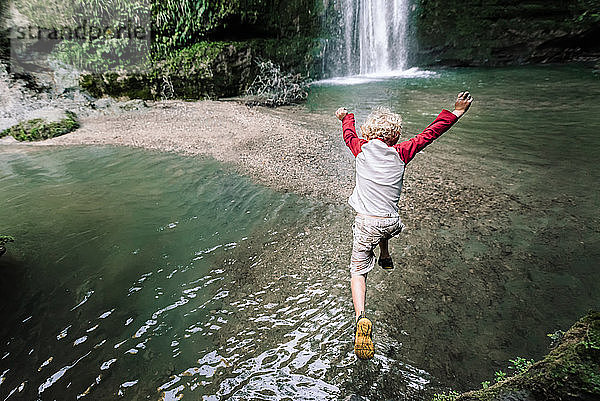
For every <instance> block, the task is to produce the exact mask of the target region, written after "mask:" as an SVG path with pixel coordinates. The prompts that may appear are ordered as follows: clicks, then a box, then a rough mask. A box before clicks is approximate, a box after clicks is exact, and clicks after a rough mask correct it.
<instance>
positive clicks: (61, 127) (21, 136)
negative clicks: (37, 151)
mask: <svg viewBox="0 0 600 401" xmlns="http://www.w3.org/2000/svg"><path fill="white" fill-rule="evenodd" d="M65 114H66V117H65V118H63V119H62V120H60V121H50V122H49V121H45V120H43V119H41V118H36V119H33V120H29V121H25V122H21V123H19V124H17V125H14V126H12V127H10V128H8V129H5V130H4V131H2V132H0V137H4V136H7V135H12V137H13V138H15V139H16V140H18V141H39V140H44V139H49V138H53V137H56V136H60V135H64V134H67V133H69V132H71V131H74V130H76V129H77V128H79V123H78V122H77V120H76V116H75V113H73V112H70V111H67V112H65Z"/></svg>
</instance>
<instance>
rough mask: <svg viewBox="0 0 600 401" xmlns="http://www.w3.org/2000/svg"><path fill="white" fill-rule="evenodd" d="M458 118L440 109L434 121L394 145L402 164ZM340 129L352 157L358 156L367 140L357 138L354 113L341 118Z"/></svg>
mask: <svg viewBox="0 0 600 401" xmlns="http://www.w3.org/2000/svg"><path fill="white" fill-rule="evenodd" d="M456 120H458V117H456V116H455V115H454V114H453V113H451V112H449V111H448V110H442V112H441V113H440V114H439V115H438V116H437V118H436V119H435V121H433V122H432V123H431V124H429V125H428V126H427V128H425V129H424V130H423V132H421V133H420V134H419V135H417V136H415V137H413V138H411V139H409V140H407V141H403V142H400V143H399V144H396V145H394V149H396V151H398V154H400V158H401V159H402V161H403V162H404V164H408V162H409V161H411V160H412V159H413V157H415V155H416V154H417V153H419V152H420V151H421V150H423V148H424V147H425V146H427V145H429V144H430V143H431V142H433V141H434V140H436V139H437V138H439V137H440V136H441V135H442V134H443V133H444V132H446V131H448V129H450V127H451V126H452V125H453V124H454V123H455V122H456ZM342 130H343V137H344V142H346V145H347V146H348V147H349V148H350V151H352V154H353V155H354V157H356V156H358V154H359V153H360V151H361V148H362V145H364V144H365V143H367V142H368V141H366V140H364V139H363V138H359V137H358V136H357V135H356V128H355V127H354V114H352V113H350V114H348V115H346V117H344V119H343V120H342Z"/></svg>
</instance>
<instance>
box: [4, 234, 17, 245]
mask: <svg viewBox="0 0 600 401" xmlns="http://www.w3.org/2000/svg"><path fill="white" fill-rule="evenodd" d="M14 241H15V239H14V237H11V236H10V235H0V246H3V245H6V244H7V243H9V242H14Z"/></svg>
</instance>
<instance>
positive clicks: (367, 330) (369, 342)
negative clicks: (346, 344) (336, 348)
mask: <svg viewBox="0 0 600 401" xmlns="http://www.w3.org/2000/svg"><path fill="white" fill-rule="evenodd" d="M372 332H373V323H371V321H370V320H369V319H367V318H366V317H365V314H364V312H363V313H361V315H360V316H359V317H358V320H357V321H356V331H355V333H354V353H355V354H356V356H357V357H358V358H359V359H371V358H373V355H375V345H374V344H373V339H372V337H371V336H372Z"/></svg>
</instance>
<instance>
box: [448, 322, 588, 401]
mask: <svg viewBox="0 0 600 401" xmlns="http://www.w3.org/2000/svg"><path fill="white" fill-rule="evenodd" d="M508 400H511V401H563V400H582V401H588V400H589V401H592V400H600V312H590V313H589V314H587V315H586V316H585V317H583V318H582V319H581V320H579V321H578V322H577V323H575V325H573V327H571V328H570V329H569V331H567V332H566V333H565V335H564V337H563V338H562V339H561V341H560V343H559V345H558V346H557V347H556V348H554V349H553V350H552V351H551V352H550V353H549V354H548V355H546V357H545V358H544V359H543V360H541V361H539V362H536V363H535V364H533V365H532V366H531V367H530V368H529V369H527V370H526V371H525V372H523V373H521V374H518V375H516V376H513V377H509V378H507V379H506V380H503V381H501V382H500V383H497V384H495V385H493V386H490V387H489V388H487V389H484V390H478V391H472V392H469V393H465V394H462V395H461V396H459V397H457V398H456V401H508Z"/></svg>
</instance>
